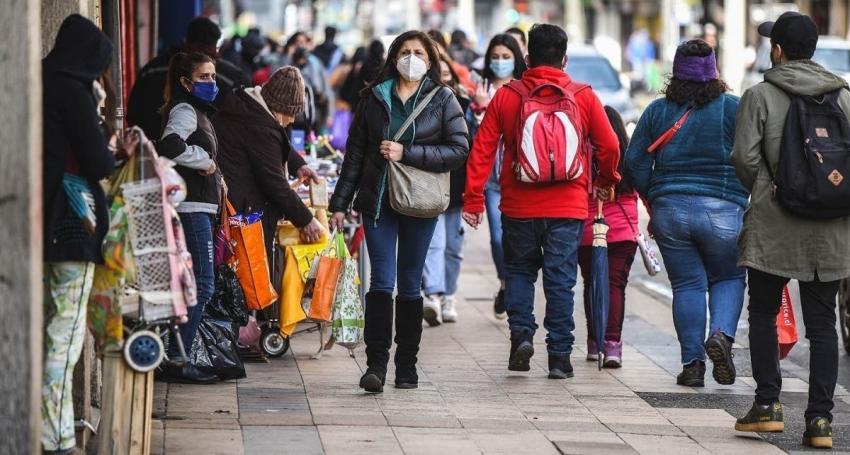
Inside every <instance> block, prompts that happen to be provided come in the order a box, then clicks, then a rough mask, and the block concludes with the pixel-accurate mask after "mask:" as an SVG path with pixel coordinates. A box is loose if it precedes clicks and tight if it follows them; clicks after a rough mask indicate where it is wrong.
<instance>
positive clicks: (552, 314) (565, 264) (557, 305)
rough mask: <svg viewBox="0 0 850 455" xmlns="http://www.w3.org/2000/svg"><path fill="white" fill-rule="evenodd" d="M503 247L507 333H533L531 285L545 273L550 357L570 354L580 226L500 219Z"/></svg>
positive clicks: (575, 222) (565, 221) (572, 222)
mask: <svg viewBox="0 0 850 455" xmlns="http://www.w3.org/2000/svg"><path fill="white" fill-rule="evenodd" d="M502 226H503V228H504V245H505V278H506V283H505V284H506V288H505V306H506V307H507V309H508V324H509V325H510V327H511V333H521V332H529V333H531V334H534V332H536V331H537V323H536V322H535V321H534V283H535V282H536V281H537V274H538V272H539V271H540V269H541V268H542V269H543V292H544V293H545V294H546V317H545V319H544V320H543V326H544V327H545V328H546V331H547V332H548V333H547V335H546V344H547V347H548V351H549V353H550V354H554V355H568V354H570V353H571V352H572V350H573V342H574V341H575V336H574V335H573V330H575V321H574V320H573V306H574V303H575V302H574V298H575V292H574V291H573V287H575V284H576V275H577V273H578V270H577V268H578V245H579V234H580V233H581V231H582V230H583V229H584V220H571V219H561V218H548V219H547V218H534V219H522V220H520V219H515V218H510V217H508V216H505V215H502Z"/></svg>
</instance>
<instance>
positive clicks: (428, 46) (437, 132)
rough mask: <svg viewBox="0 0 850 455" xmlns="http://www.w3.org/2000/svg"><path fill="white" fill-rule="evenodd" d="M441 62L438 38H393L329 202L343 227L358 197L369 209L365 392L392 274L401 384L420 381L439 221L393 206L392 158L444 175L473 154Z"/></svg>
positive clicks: (379, 352)
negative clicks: (425, 290)
mask: <svg viewBox="0 0 850 455" xmlns="http://www.w3.org/2000/svg"><path fill="white" fill-rule="evenodd" d="M438 60H439V57H438V54H437V50H436V49H435V48H434V43H433V42H432V41H431V38H429V37H428V35H426V34H424V33H422V32H419V31H410V32H405V33H403V34H401V35H399V37H398V38H396V39H395V41H393V43H392V45H391V46H390V50H389V54H388V56H387V61H386V64H385V65H384V68H383V70H382V72H381V77H379V78H378V79H377V80H376V81H375V82H373V83H372V84H371V85H370V86H369V87H368V88H366V89H365V90H364V91H363V99H362V100H361V101H360V103H359V105H358V108H357V110H356V113H355V115H354V120H353V121H352V124H351V130H350V131H349V136H348V143H347V145H346V154H345V160H344V161H343V163H342V171H341V173H340V176H339V181H338V182H337V185H336V188H335V189H334V194H333V197H332V199H331V210H332V211H333V212H334V215H333V224H334V225H335V226H336V227H338V228H342V226H343V224H344V222H345V213H346V212H347V211H348V209H349V206H350V205H351V201H352V199H354V209H355V210H357V211H359V212H361V213H362V214H363V215H364V219H363V223H364V225H365V228H366V246H367V247H368V248H369V259H370V261H371V283H370V287H369V293H368V294H367V295H366V315H365V316H366V325H365V329H364V332H365V333H364V339H365V342H366V357H367V364H368V369H367V370H366V373H365V374H364V375H363V377H362V378H361V379H360V387H361V388H363V389H365V390H366V391H367V392H373V393H374V392H382V391H383V386H384V381H385V376H386V373H387V362H388V361H389V348H390V345H391V343H392V333H393V320H392V318H393V316H392V315H393V301H392V295H393V290H394V289H395V287H396V277H398V280H397V281H398V296H397V298H396V317H395V325H396V338H395V340H396V344H397V349H396V355H395V364H396V377H395V384H396V387H398V388H402V389H412V388H416V387H418V383H419V377H418V375H417V373H416V355H417V353H418V352H419V342H420V340H421V338H422V314H423V313H422V310H423V308H422V295H421V288H422V269H423V267H424V265H425V255H426V253H427V252H428V245H429V244H430V243H431V236H432V235H433V234H434V228H435V226H436V223H437V219H436V218H414V217H410V216H405V215H402V214H400V213H398V212H396V211H395V210H393V209H392V208H391V207H390V204H389V194H387V191H386V189H387V169H388V166H389V164H388V162H389V161H390V160H392V161H400V162H401V163H403V164H406V165H408V166H413V167H415V168H418V169H422V170H425V171H429V172H448V171H451V170H454V169H456V168H459V167H460V166H462V165H463V163H464V162H465V160H466V156H467V154H468V153H469V140H468V137H467V127H466V120H465V119H464V115H463V110H461V107H460V105H459V104H458V101H457V99H456V98H455V95H454V93H453V92H452V91H451V89H449V88H448V87H445V86H444V85H443V84H442V82H441V81H440V65H439V63H438ZM433 90H437V91H436V93H435V96H434V97H433V98H432V99H431V101H430V102H429V103H428V105H427V106H425V108H424V110H423V111H422V112H421V114H420V115H419V116H418V117H417V118H416V119H415V121H414V123H413V124H412V125H411V126H410V128H408V129H407V130H406V131H405V132H404V133H403V134H402V135H401V137H400V138H399V140H398V142H395V141H393V140H391V138H393V137H394V136H395V135H396V133H397V131H399V129H400V127H401V125H402V124H403V123H405V119H406V118H407V117H408V116H409V115H411V114H412V113H413V112H414V110H415V106H417V105H418V102H419V100H421V99H423V98H425V97H426V96H427V94H428V93H430V92H432V91H433ZM355 193H356V194H357V198H356V199H355V197H354V195H355ZM396 245H397V246H398V248H396Z"/></svg>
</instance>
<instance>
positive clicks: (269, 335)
mask: <svg viewBox="0 0 850 455" xmlns="http://www.w3.org/2000/svg"><path fill="white" fill-rule="evenodd" d="M260 347H261V348H262V349H263V352H265V353H266V355H268V356H269V357H271V358H278V357H280V356H282V355H284V354H286V351H288V350H289V338H284V337H283V335H281V334H280V330H279V329H277V328H275V327H267V328H265V329H263V334H262V336H261V337H260Z"/></svg>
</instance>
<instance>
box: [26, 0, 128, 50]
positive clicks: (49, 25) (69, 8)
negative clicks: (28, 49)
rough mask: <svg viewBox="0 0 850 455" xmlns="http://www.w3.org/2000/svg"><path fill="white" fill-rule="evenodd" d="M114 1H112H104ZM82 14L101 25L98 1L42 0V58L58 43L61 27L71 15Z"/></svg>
mask: <svg viewBox="0 0 850 455" xmlns="http://www.w3.org/2000/svg"><path fill="white" fill-rule="evenodd" d="M103 1H112V0H103ZM75 13H76V14H80V15H83V16H85V17H87V18H89V19H91V20H92V21H93V22H94V23H96V24H98V25H100V20H99V17H100V6H99V2H98V1H97V0H41V56H42V57H43V56H45V55H47V53H48V52H49V51H50V49H51V48H52V47H53V43H54V42H55V41H56V33H58V32H59V26H60V25H62V21H63V20H65V18H66V17H68V16H69V15H71V14H75Z"/></svg>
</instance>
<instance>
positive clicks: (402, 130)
mask: <svg viewBox="0 0 850 455" xmlns="http://www.w3.org/2000/svg"><path fill="white" fill-rule="evenodd" d="M440 88H442V87H440V86H438V87H437V88H435V89H433V90H431V91H430V92H428V94H427V95H425V98H422V101H420V102H419V104H418V105H417V106H416V109H413V112H411V113H410V115H408V116H407V119H405V120H404V123H402V124H401V126H400V127H399V128H398V131H396V132H395V134H394V135H393V142H398V140H399V139H401V136H402V135H404V133H405V132H406V131H407V129H408V128H410V125H412V124H413V121H414V120H416V117H419V114H421V113H422V111H424V110H425V107H426V106H428V103H430V102H431V100H432V99H434V96H436V95H437V92H439V91H440Z"/></svg>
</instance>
